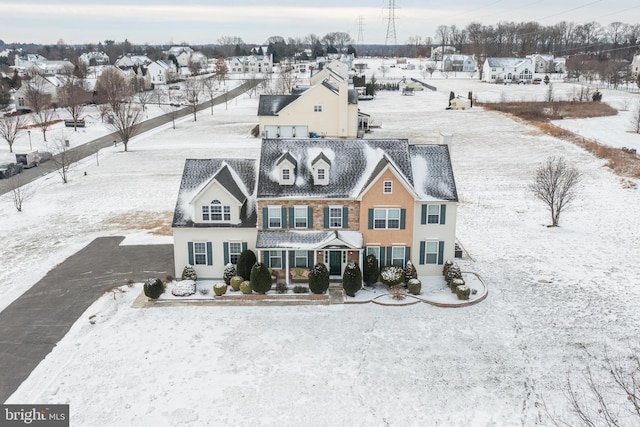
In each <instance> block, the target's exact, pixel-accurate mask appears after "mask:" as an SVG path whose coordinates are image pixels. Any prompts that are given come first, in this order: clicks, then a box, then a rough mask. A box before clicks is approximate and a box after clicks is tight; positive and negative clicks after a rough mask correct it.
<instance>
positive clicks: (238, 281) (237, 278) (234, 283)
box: [229, 276, 244, 291]
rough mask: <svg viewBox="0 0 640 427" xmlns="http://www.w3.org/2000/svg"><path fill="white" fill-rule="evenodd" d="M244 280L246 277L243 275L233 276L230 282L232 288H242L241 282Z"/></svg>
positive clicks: (235, 289)
mask: <svg viewBox="0 0 640 427" xmlns="http://www.w3.org/2000/svg"><path fill="white" fill-rule="evenodd" d="M242 282H244V277H242V276H233V277H232V278H231V280H229V284H230V285H231V289H233V290H234V291H239V290H240V284H241V283H242Z"/></svg>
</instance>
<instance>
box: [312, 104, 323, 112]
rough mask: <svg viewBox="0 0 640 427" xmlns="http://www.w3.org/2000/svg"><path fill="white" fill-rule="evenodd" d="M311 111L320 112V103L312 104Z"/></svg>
mask: <svg viewBox="0 0 640 427" xmlns="http://www.w3.org/2000/svg"><path fill="white" fill-rule="evenodd" d="M313 111H314V112H316V113H320V112H322V105H314V106H313Z"/></svg>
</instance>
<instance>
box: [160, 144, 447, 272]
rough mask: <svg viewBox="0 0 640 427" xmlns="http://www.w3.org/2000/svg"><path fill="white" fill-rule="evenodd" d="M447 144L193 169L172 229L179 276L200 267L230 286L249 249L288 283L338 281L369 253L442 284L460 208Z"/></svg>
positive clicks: (343, 147)
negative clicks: (233, 267) (312, 275)
mask: <svg viewBox="0 0 640 427" xmlns="http://www.w3.org/2000/svg"><path fill="white" fill-rule="evenodd" d="M449 139H450V137H449V136H447V137H445V136H442V137H441V143H439V144H412V143H410V142H409V141H408V140H406V139H370V140H363V139H328V138H327V139H315V138H307V139H263V141H262V146H261V151H260V158H259V159H258V160H252V159H221V158H215V159H206V160H202V159H199V160H198V159H189V160H187V161H186V163H185V167H184V173H183V176H182V183H181V186H180V190H179V193H178V198H177V203H176V209H175V214H174V219H173V224H172V227H173V236H174V258H175V266H176V274H177V275H179V274H180V273H181V271H182V268H183V267H184V266H185V265H186V264H191V265H193V266H194V268H195V270H196V272H197V274H198V277H202V278H210V279H215V278H221V277H222V274H223V270H224V267H225V265H226V264H227V263H232V264H235V263H236V262H237V259H238V257H239V255H240V253H241V252H242V251H243V250H245V249H251V250H253V251H254V252H255V253H256V255H257V258H258V260H259V261H260V262H263V263H264V264H266V265H267V266H268V267H269V268H271V269H272V270H274V271H276V272H282V273H283V274H282V276H281V277H284V278H286V279H285V280H286V281H287V282H289V281H290V280H292V279H293V278H294V273H295V272H300V271H304V270H305V269H306V270H308V269H309V268H310V267H312V266H313V265H314V264H316V263H324V264H325V265H326V266H327V269H328V270H329V272H330V274H331V276H332V277H334V278H339V277H341V275H342V273H343V272H344V268H345V266H346V265H347V263H349V262H351V261H353V262H356V263H358V264H359V265H360V266H362V262H363V258H364V257H365V256H366V255H367V254H374V255H375V256H376V258H377V259H378V260H379V263H380V265H381V266H384V265H398V266H404V265H405V264H406V262H407V261H409V260H411V261H412V263H413V264H414V265H415V267H416V269H417V272H418V274H419V275H423V276H426V275H436V276H437V275H441V274H442V264H443V262H444V260H446V259H449V258H451V259H452V258H453V257H454V247H455V229H456V227H455V226H456V211H457V202H458V195H457V191H456V186H455V180H454V176H453V170H452V168H451V161H450V157H449V147H448V144H447V143H448V142H449Z"/></svg>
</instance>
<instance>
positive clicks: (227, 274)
mask: <svg viewBox="0 0 640 427" xmlns="http://www.w3.org/2000/svg"><path fill="white" fill-rule="evenodd" d="M235 275H236V266H235V265H233V264H231V263H228V264H227V265H225V266H224V273H223V274H222V278H223V279H224V283H226V284H227V285H230V284H231V278H232V277H233V276H235Z"/></svg>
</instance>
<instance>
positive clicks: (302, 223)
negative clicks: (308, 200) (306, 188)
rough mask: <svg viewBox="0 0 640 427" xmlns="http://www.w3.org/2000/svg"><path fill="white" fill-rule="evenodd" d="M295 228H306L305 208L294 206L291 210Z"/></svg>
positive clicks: (306, 210) (306, 214) (306, 213)
mask: <svg viewBox="0 0 640 427" xmlns="http://www.w3.org/2000/svg"><path fill="white" fill-rule="evenodd" d="M293 215H294V220H293V221H294V222H293V224H294V226H295V228H307V227H308V224H307V219H308V209H307V207H306V206H296V207H294V208H293Z"/></svg>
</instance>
